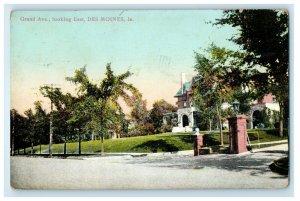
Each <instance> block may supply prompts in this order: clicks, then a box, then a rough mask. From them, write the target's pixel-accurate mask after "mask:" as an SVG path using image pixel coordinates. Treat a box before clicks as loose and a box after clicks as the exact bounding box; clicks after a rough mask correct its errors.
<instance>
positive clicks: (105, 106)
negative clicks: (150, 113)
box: [66, 63, 137, 154]
mask: <svg viewBox="0 0 300 201" xmlns="http://www.w3.org/2000/svg"><path fill="white" fill-rule="evenodd" d="M130 75H131V73H130V72H129V71H127V72H125V73H123V74H120V75H115V74H114V73H113V71H112V69H111V64H110V63H108V64H107V65H106V72H105V78H104V79H103V80H102V81H101V82H100V83H99V84H94V83H92V82H91V81H90V79H89V78H88V76H87V74H86V68H85V67H84V68H81V69H79V70H76V71H75V75H74V77H68V78H66V79H67V80H68V81H71V82H73V83H75V84H76V85H78V86H79V88H78V95H79V96H81V97H83V99H84V100H83V103H81V104H83V105H93V107H89V106H87V107H85V106H84V107H81V108H90V110H88V111H89V113H88V114H87V115H88V116H90V118H89V119H90V120H89V121H90V123H89V124H88V125H90V126H91V127H92V128H93V129H94V130H95V131H96V132H98V133H100V136H101V154H104V137H105V134H107V133H108V131H109V129H110V124H109V122H110V121H111V118H109V116H111V114H113V112H112V111H114V109H112V108H115V115H117V113H119V114H121V113H122V108H121V106H120V105H119V103H118V99H119V98H120V97H121V98H122V97H123V98H124V100H125V102H127V99H128V97H129V96H130V95H129V94H128V93H129V92H130V93H135V92H136V91H137V89H136V88H135V87H134V86H133V85H132V84H129V83H127V82H125V80H126V79H127V78H128V77H129V76H130ZM112 106H113V107H112Z"/></svg>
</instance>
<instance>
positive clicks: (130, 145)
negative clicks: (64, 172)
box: [20, 129, 287, 154]
mask: <svg viewBox="0 0 300 201" xmlns="http://www.w3.org/2000/svg"><path fill="white" fill-rule="evenodd" d="M201 133H202V134H204V144H205V146H214V145H218V144H219V135H218V132H217V131H212V132H209V131H202V132H201ZM248 134H249V138H250V140H251V143H252V144H254V143H258V142H271V141H278V140H283V139H287V136H285V137H280V136H279V130H278V129H253V130H248ZM193 143H194V136H193V135H191V133H162V134H155V135H147V136H137V137H130V138H121V139H118V140H114V139H108V140H106V141H105V142H104V144H105V149H106V152H107V153H114V152H127V153H128V152H129V153H134V152H136V153H151V152H174V151H183V150H192V149H193ZM224 144H225V145H226V144H227V145H228V131H226V130H225V131H224ZM81 149H82V153H83V154H84V153H99V152H100V151H101V150H100V147H99V140H92V141H85V142H82V147H81ZM28 150H29V149H28ZM28 150H27V152H28ZM67 150H68V152H67V153H69V154H77V153H78V143H68V144H67ZM34 151H35V153H39V147H38V146H36V147H34ZM42 152H43V153H45V154H47V153H48V146H47V145H43V146H42ZM20 153H22V152H20ZM53 153H57V154H62V153H63V144H54V145H53Z"/></svg>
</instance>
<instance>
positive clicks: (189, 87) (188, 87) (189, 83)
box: [175, 80, 192, 97]
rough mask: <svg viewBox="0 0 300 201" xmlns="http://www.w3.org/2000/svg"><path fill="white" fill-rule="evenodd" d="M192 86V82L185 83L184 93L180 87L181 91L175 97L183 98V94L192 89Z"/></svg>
mask: <svg viewBox="0 0 300 201" xmlns="http://www.w3.org/2000/svg"><path fill="white" fill-rule="evenodd" d="M191 86H192V80H191V81H189V82H185V83H184V84H183V93H182V87H180V89H179V90H178V91H177V93H176V94H175V97H178V96H182V95H183V94H185V93H186V92H187V91H189V90H190V89H191Z"/></svg>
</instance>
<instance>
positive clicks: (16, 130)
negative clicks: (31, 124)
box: [10, 109, 28, 155]
mask: <svg viewBox="0 0 300 201" xmlns="http://www.w3.org/2000/svg"><path fill="white" fill-rule="evenodd" d="M26 123H27V122H26V117H24V116H22V115H21V114H20V113H19V112H18V111H17V110H16V109H11V110H10V126H11V129H10V137H11V155H14V154H15V150H17V153H18V154H19V153H20V151H19V150H20V149H21V148H24V149H25V147H26V146H27V145H28V144H27V141H26V139H27V134H28V133H27V124H26ZM24 153H25V152H24Z"/></svg>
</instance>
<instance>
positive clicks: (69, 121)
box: [10, 9, 289, 190]
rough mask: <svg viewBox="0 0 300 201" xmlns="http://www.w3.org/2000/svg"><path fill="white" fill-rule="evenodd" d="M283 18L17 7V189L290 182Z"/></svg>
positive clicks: (244, 12) (260, 12)
mask: <svg viewBox="0 0 300 201" xmlns="http://www.w3.org/2000/svg"><path fill="white" fill-rule="evenodd" d="M288 25H289V13H288V11H287V10H282V9H256V10H255V9H239V10H228V9H227V10H197V9H193V10H76V11H75V10H65V11H53V10H48V11H47V10H41V11H36V10H35V11H28V10H27V11H22V10H13V11H12V12H11V16H10V97H11V98H10V105H11V107H10V122H11V125H10V155H11V156H10V173H11V175H10V183H11V187H12V188H14V189H81V190H82V189H281V188H286V187H288V185H289V146H288V140H289V130H288V128H289V111H288V108H289V101H288V100H289V94H288V88H289V85H288V83H289V74H288V70H289V69H288V66H289V51H288V48H289V44H288V43H289V26H288Z"/></svg>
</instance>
